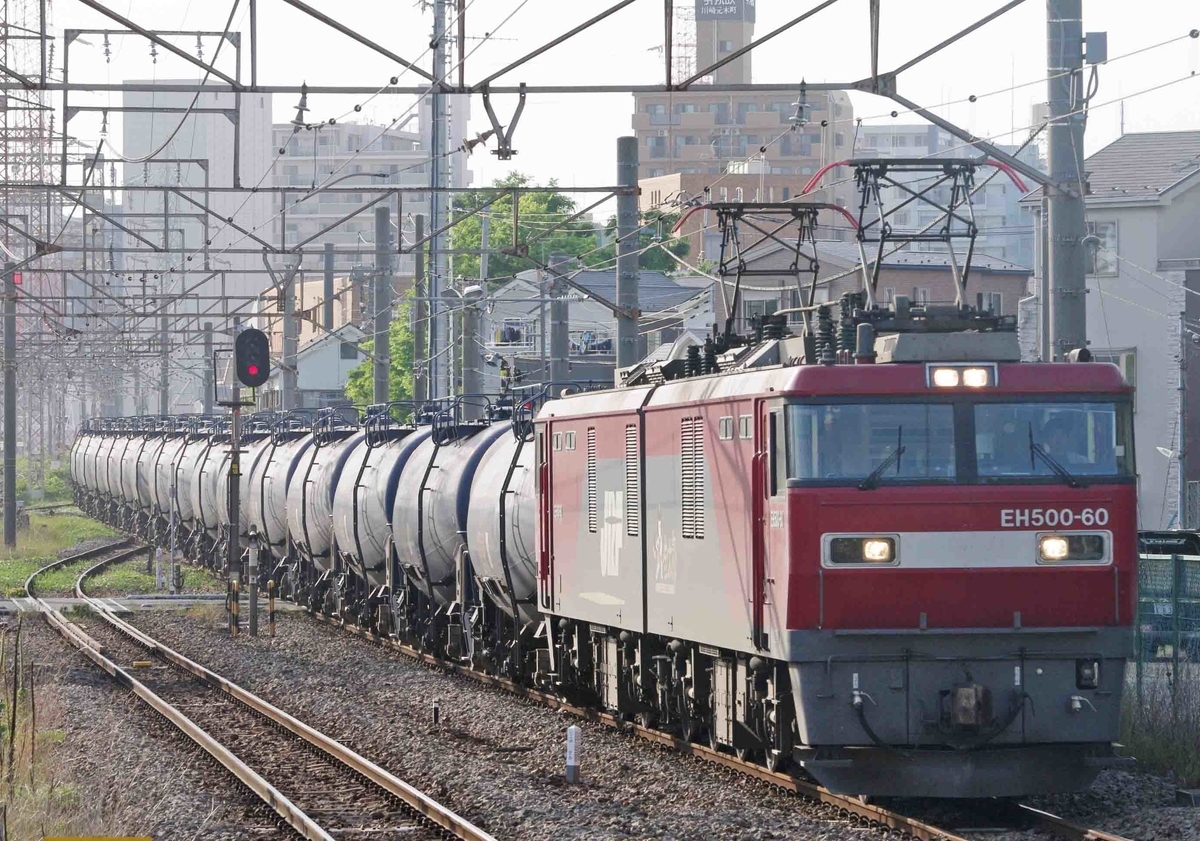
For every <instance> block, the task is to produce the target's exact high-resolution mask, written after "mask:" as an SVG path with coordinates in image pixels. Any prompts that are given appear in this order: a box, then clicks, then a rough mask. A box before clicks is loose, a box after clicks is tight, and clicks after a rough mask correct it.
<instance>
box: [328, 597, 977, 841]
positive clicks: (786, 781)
mask: <svg viewBox="0 0 1200 841" xmlns="http://www.w3.org/2000/svg"><path fill="white" fill-rule="evenodd" d="M310 615H311V616H312V617H313V618H315V619H317V620H318V621H319V622H322V623H324V624H327V625H331V626H333V627H336V628H340V629H342V630H344V631H347V632H349V633H351V634H354V635H355V636H358V637H361V638H363V639H365V640H368V641H371V642H374V643H377V644H379V645H381V646H386V647H389V648H394V649H396V650H397V651H399V652H400V653H401V654H403V655H405V656H406V657H409V658H411V659H414V660H416V661H418V662H420V663H424V664H425V665H429V666H436V667H437V668H439V669H444V670H446V671H449V672H452V673H454V674H458V675H462V676H464V677H469V678H472V679H474V680H476V681H478V682H479V683H482V684H485V685H487V686H494V687H496V688H498V689H502V690H504V691H506V692H509V693H511V694H514V695H517V696H519V697H522V698H526V699H529V700H532V701H536V702H538V703H541V704H544V705H546V706H548V707H550V708H551V709H554V710H561V711H562V712H566V713H570V714H571V715H574V716H577V717H579V718H583V719H586V720H588V721H594V722H599V723H601V724H606V725H608V726H610V727H613V728H615V729H618V730H621V731H623V732H626V733H632V734H634V735H636V736H639V737H641V738H643V739H646V740H647V741H651V742H654V743H656V744H660V745H664V746H666V747H669V748H674V749H675V750H677V751H679V752H681V753H685V754H687V755H689V756H692V757H695V758H696V759H701V760H704V761H706V762H712V763H714V764H717V765H721V766H724V767H726V768H730V769H733V770H735V771H739V772H741V773H743V774H746V775H747V776H750V777H753V778H755V779H757V780H761V781H763V782H767V783H771V784H772V785H775V786H778V787H779V788H782V789H785V790H786V791H790V792H792V793H793V794H798V795H800V796H802V797H806V798H808V799H809V800H814V801H817V802H819V803H825V804H827V805H830V806H834V807H836V808H838V809H841V810H842V811H844V812H847V813H849V814H852V815H855V816H857V817H860V818H863V819H865V820H867V821H870V822H871V823H874V824H878V825H880V826H886V827H888V828H889V829H894V830H897V831H899V832H903V833H905V834H906V835H908V836H910V837H912V838H917V839H920V841H967V839H965V838H963V837H962V836H960V835H955V834H954V833H952V832H948V831H947V830H944V829H939V828H938V827H936V826H933V825H931V824H927V823H925V822H924V821H921V820H919V819H917V818H912V817H909V816H907V815H902V814H900V813H899V812H893V811H891V810H890V809H885V808H883V807H881V806H876V805H874V804H871V803H864V802H863V801H862V800H861V799H859V798H857V797H853V796H851V795H846V794H836V793H834V792H832V791H830V790H829V789H827V788H824V787H823V786H819V785H817V784H816V783H811V782H808V781H807V780H801V779H797V778H796V777H793V776H792V775H790V774H783V773H778V772H775V771H770V770H768V769H767V768H765V767H763V766H761V765H757V764H755V763H753V762H745V761H743V760H740V759H738V758H737V757H735V756H731V755H729V754H726V753H721V752H720V751H715V750H713V749H712V748H709V747H706V746H704V745H698V744H695V743H693V742H686V741H684V740H683V739H680V738H678V737H676V736H673V735H671V734H670V733H664V732H662V731H660V730H653V729H651V728H647V727H642V726H641V725H639V724H633V723H632V722H624V721H620V720H619V719H617V718H616V717H615V716H614V715H612V714H611V713H606V712H599V711H597V710H592V709H587V708H586V707H577V706H575V705H573V704H569V703H567V702H566V701H563V700H562V699H561V698H559V697H558V696H556V695H552V694H550V693H546V692H540V691H538V690H536V689H531V688H529V687H527V686H522V685H520V684H518V683H514V682H513V681H511V680H508V679H506V678H501V677H497V676H495V675H488V674H484V673H482V672H477V671H475V670H474V669H469V668H467V667H466V666H461V665H459V664H457V663H450V662H447V661H445V660H441V659H438V658H437V657H434V656H433V655H432V654H429V653H427V652H424V651H418V650H417V649H415V648H411V647H409V646H407V645H404V644H403V643H400V642H397V641H395V640H392V639H388V638H385V637H380V636H379V635H377V634H373V633H370V632H369V631H365V630H363V629H361V628H358V627H357V626H354V625H349V624H343V623H341V622H339V621H335V620H333V619H331V618H329V617H325V616H321V615H320V614H310Z"/></svg>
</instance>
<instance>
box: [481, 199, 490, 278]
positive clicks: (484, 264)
mask: <svg viewBox="0 0 1200 841" xmlns="http://www.w3.org/2000/svg"><path fill="white" fill-rule="evenodd" d="M491 233H492V214H491V213H489V212H488V211H486V210H485V211H484V212H483V213H481V214H479V285H480V286H482V287H483V289H484V291H485V292H486V291H487V277H488V251H489V249H490V248H491V247H492V239H491Z"/></svg>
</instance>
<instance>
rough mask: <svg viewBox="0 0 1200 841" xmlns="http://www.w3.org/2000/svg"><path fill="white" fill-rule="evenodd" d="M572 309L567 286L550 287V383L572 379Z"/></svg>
mask: <svg viewBox="0 0 1200 841" xmlns="http://www.w3.org/2000/svg"><path fill="white" fill-rule="evenodd" d="M570 307H571V304H570V299H569V298H568V297H567V285H566V284H565V283H562V282H561V281H558V280H556V281H555V282H554V283H552V284H551V286H550V381H551V382H554V383H565V382H567V381H568V380H570V379H571V363H570V357H571V330H570V328H571V311H570ZM556 391H557V389H556ZM555 396H557V395H555Z"/></svg>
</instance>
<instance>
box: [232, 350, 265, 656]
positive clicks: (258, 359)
mask: <svg viewBox="0 0 1200 841" xmlns="http://www.w3.org/2000/svg"><path fill="white" fill-rule="evenodd" d="M233 362H234V378H233V390H232V394H231V395H230V398H231V399H230V401H229V403H228V404H226V405H228V406H229V408H230V414H231V422H230V428H229V588H230V597H229V631H230V633H231V634H232V635H233V636H237V633H238V598H239V593H240V591H241V583H242V551H241V549H242V547H241V539H240V534H241V523H240V522H239V520H240V518H239V511H240V508H241V497H242V487H241V477H242V461H241V455H242V449H241V448H242V406H243V405H254V404H253V401H251V402H250V403H249V404H243V403H242V394H241V386H243V385H244V386H246V387H248V388H252V389H254V388H258V387H259V386H261V385H263V384H264V383H266V381H267V379H268V378H269V377H270V375H271V359H270V342H269V341H268V339H267V336H266V334H265V333H263V331H261V330H257V329H255V328H252V327H251V328H248V329H246V330H242V331H241V332H240V333H238V334H237V336H236V337H235V339H234V342H233ZM252 572H253V573H254V574H257V572H258V570H257V568H255V569H253V570H252ZM255 583H257V582H255ZM250 592H251V601H250V615H251V628H252V629H255V630H256V629H257V625H258V622H257V619H258V616H257V613H258V606H257V605H256V604H255V603H254V598H255V597H256V596H257V587H253V586H252V587H251V589H250Z"/></svg>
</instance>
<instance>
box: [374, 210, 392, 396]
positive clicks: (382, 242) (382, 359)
mask: <svg viewBox="0 0 1200 841" xmlns="http://www.w3.org/2000/svg"><path fill="white" fill-rule="evenodd" d="M391 212H392V211H391V208H390V207H388V206H387V205H383V206H381V207H376V208H375V295H374V298H375V301H374V303H375V349H374V351H373V354H374V356H375V366H374V368H375V393H374V399H375V402H376V403H386V402H388V394H389V389H388V374H389V371H390V368H391V361H392V355H391V349H390V347H389V343H388V330H389V328H390V327H391V325H392V252H391V241H392V230H391V228H392V222H391Z"/></svg>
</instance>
